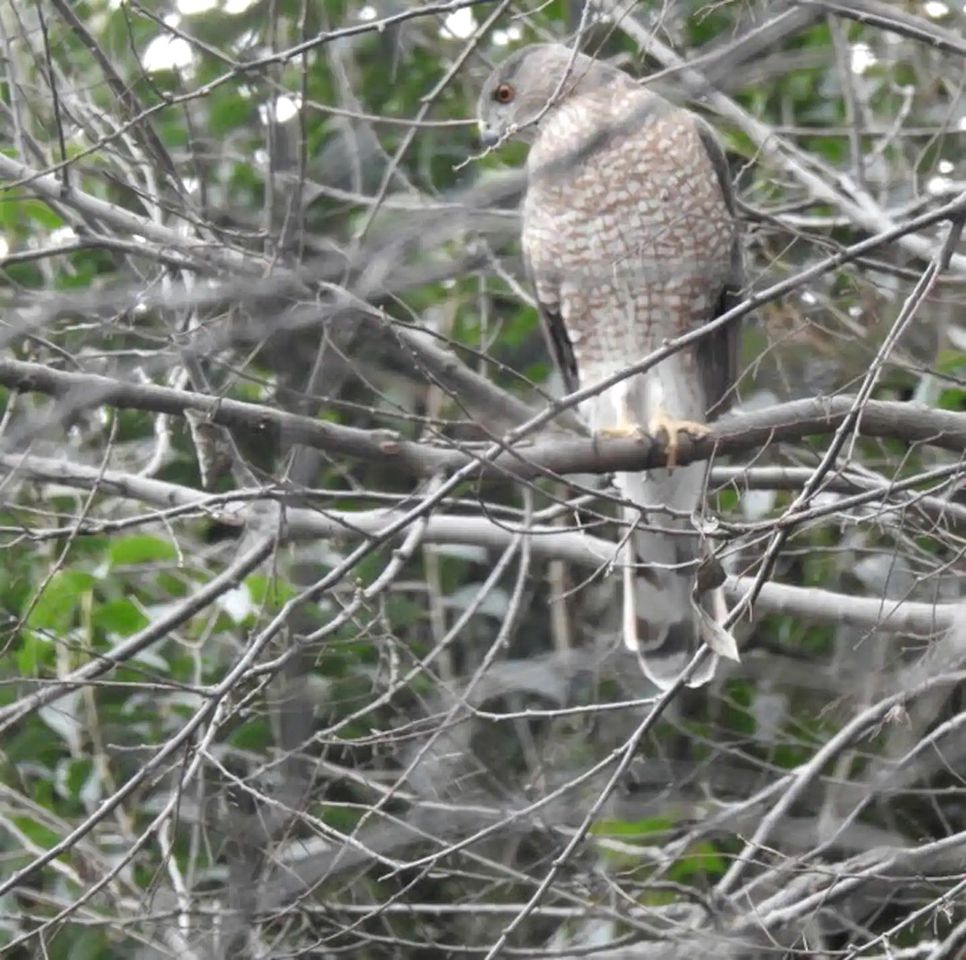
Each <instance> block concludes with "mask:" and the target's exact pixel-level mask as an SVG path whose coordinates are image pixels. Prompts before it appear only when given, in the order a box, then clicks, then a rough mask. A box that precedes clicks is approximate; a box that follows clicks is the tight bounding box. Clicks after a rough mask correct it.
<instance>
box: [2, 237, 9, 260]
mask: <svg viewBox="0 0 966 960" xmlns="http://www.w3.org/2000/svg"><path fill="white" fill-rule="evenodd" d="M8 253H10V244H9V243H7V238H6V237H5V236H4V235H3V234H2V233H0V260H2V259H3V258H4V257H5V256H6V255H7V254H8Z"/></svg>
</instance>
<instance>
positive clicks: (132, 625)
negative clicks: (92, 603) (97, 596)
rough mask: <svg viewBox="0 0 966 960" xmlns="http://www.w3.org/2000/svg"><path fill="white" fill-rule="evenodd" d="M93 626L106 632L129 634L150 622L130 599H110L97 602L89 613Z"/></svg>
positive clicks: (123, 635) (124, 635)
mask: <svg viewBox="0 0 966 960" xmlns="http://www.w3.org/2000/svg"><path fill="white" fill-rule="evenodd" d="M91 621H92V623H93V624H94V626H95V627H97V628H99V629H101V630H103V631H105V632H107V633H116V634H120V635H121V636H122V637H127V636H130V635H131V634H132V633H137V631H138V630H142V629H143V628H144V627H146V626H147V625H148V623H149V622H150V621H149V620H148V618H147V617H146V616H145V615H144V613H143V612H142V611H141V609H140V608H139V607H138V606H137V605H136V604H135V603H133V602H132V601H131V600H126V599H125V600H110V601H108V602H106V603H101V604H98V605H97V606H96V607H95V608H94V611H93V613H92V615H91Z"/></svg>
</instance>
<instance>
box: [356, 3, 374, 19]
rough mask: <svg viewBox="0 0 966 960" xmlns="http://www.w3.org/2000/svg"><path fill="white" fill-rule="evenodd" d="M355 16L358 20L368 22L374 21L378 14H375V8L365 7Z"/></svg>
mask: <svg viewBox="0 0 966 960" xmlns="http://www.w3.org/2000/svg"><path fill="white" fill-rule="evenodd" d="M356 16H357V17H358V18H359V19H360V20H366V21H368V20H375V19H376V17H377V16H378V14H377V13H376V8H375V7H370V6H368V5H366V6H364V7H363V8H362V9H361V10H360V11H359V12H358V13H357V14H356Z"/></svg>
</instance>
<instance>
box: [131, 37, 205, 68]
mask: <svg viewBox="0 0 966 960" xmlns="http://www.w3.org/2000/svg"><path fill="white" fill-rule="evenodd" d="M194 60H195V57H194V54H193V53H192V51H191V45H190V44H189V43H188V41H187V40H182V39H181V37H172V36H171V35H170V34H165V35H164V36H163V37H155V38H154V39H153V40H152V41H151V42H150V43H149V44H148V48H147V50H145V51H144V58H143V63H144V69H145V70H147V71H148V73H157V72H158V71H159V70H184V69H186V68H188V67H190V66H192V65H193V64H194Z"/></svg>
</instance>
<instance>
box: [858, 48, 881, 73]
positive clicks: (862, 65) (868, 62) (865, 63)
mask: <svg viewBox="0 0 966 960" xmlns="http://www.w3.org/2000/svg"><path fill="white" fill-rule="evenodd" d="M876 63H878V60H877V58H876V55H875V54H874V53H873V52H872V48H871V47H870V46H869V45H868V44H867V43H853V44H852V72H853V73H865V71H866V70H868V69H869V67H871V66H873V65H874V64H876Z"/></svg>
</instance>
